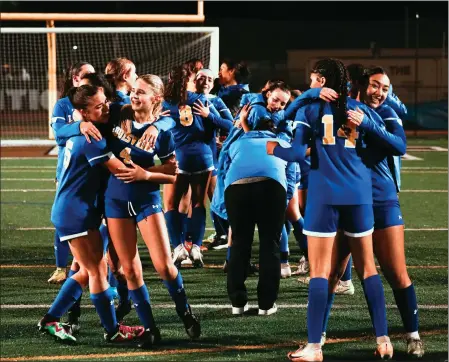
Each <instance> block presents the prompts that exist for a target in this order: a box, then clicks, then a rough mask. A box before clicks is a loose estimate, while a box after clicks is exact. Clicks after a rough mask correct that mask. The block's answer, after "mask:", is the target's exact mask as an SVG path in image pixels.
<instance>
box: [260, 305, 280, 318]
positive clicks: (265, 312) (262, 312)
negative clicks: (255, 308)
mask: <svg viewBox="0 0 449 362" xmlns="http://www.w3.org/2000/svg"><path fill="white" fill-rule="evenodd" d="M277 311H278V306H277V305H276V303H274V304H273V306H272V307H271V308H269V309H260V308H259V315H272V314H274V313H276V312H277Z"/></svg>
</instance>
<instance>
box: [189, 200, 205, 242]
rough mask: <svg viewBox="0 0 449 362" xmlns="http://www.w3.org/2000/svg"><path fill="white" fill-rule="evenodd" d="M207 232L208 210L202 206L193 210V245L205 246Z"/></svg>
mask: <svg viewBox="0 0 449 362" xmlns="http://www.w3.org/2000/svg"><path fill="white" fill-rule="evenodd" d="M205 230H206V209H205V208H204V207H202V206H200V207H194V208H193V209H192V243H193V244H195V245H198V246H201V245H203V237H204V232H205Z"/></svg>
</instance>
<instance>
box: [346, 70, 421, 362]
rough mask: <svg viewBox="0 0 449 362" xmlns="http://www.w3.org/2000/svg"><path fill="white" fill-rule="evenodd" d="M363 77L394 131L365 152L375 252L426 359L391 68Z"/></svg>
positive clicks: (371, 141)
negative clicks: (409, 261) (411, 269)
mask: <svg viewBox="0 0 449 362" xmlns="http://www.w3.org/2000/svg"><path fill="white" fill-rule="evenodd" d="M362 79H363V80H362V86H361V89H360V98H361V100H362V101H363V102H364V103H365V104H366V105H368V106H369V107H370V108H372V109H374V110H375V111H376V112H377V113H378V114H379V115H380V116H381V118H382V122H381V123H380V126H381V127H385V128H386V130H387V131H388V132H390V133H391V137H390V142H389V144H387V145H385V144H384V143H380V144H379V142H378V141H377V140H376V139H375V138H368V139H367V149H366V152H365V153H364V159H365V162H366V164H367V165H368V167H370V169H371V178H372V183H373V211H374V233H373V246H374V254H375V255H376V258H377V260H378V262H379V265H380V267H381V269H382V272H383V274H384V276H385V278H386V279H387V281H388V283H389V284H390V286H391V288H392V289H393V295H394V298H395V300H396V305H397V306H398V309H399V312H400V315H401V318H402V323H403V325H404V328H405V331H406V340H407V353H408V354H409V355H410V356H412V357H418V358H420V357H422V356H423V354H424V347H423V344H422V341H421V339H420V337H419V333H418V327H419V323H418V304H417V300H416V293H415V289H414V286H413V284H412V282H411V280H410V277H409V275H408V273H407V265H406V261H405V248H404V221H403V218H402V213H401V209H400V206H399V199H398V194H397V192H398V190H399V188H398V186H397V182H396V179H395V173H394V171H393V170H394V167H395V166H394V161H393V156H400V155H403V154H404V153H405V151H406V140H405V133H404V130H403V128H402V121H401V119H400V118H399V116H398V115H397V114H396V112H395V111H394V110H393V109H392V108H391V107H390V106H389V105H387V104H386V100H387V97H388V94H389V89H390V79H389V78H388V75H387V74H386V72H385V70H384V69H382V68H381V67H374V68H370V69H367V70H366V71H365V73H364V76H363V78H362ZM354 122H355V123H356V124H357V125H358V126H359V129H363V127H364V125H363V122H361V123H360V124H359V122H360V117H357V116H355V117H354Z"/></svg>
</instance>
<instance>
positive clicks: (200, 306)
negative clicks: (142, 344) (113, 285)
mask: <svg viewBox="0 0 449 362" xmlns="http://www.w3.org/2000/svg"><path fill="white" fill-rule="evenodd" d="M276 304H277V303H276ZM277 306H278V308H284V309H307V304H277ZM152 307H153V308H160V309H172V308H173V303H168V304H154V305H152ZM191 307H192V308H193V309H231V307H232V306H231V304H191ZM248 307H249V308H250V309H251V308H259V307H258V305H256V304H248ZM43 308H50V304H2V305H0V309H43ZM81 308H86V309H87V308H88V309H93V308H94V306H93V305H91V304H87V305H82V306H81ZM354 308H366V305H365V304H359V305H356V304H348V305H344V304H334V305H333V306H332V309H354ZM387 308H389V309H395V308H397V306H396V304H387ZM418 308H419V309H421V310H439V309H448V305H447V304H421V305H418Z"/></svg>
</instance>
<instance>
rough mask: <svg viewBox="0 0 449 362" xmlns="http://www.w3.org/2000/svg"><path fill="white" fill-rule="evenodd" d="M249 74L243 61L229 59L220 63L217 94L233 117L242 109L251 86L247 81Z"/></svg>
mask: <svg viewBox="0 0 449 362" xmlns="http://www.w3.org/2000/svg"><path fill="white" fill-rule="evenodd" d="M249 74H250V72H249V69H248V67H247V65H246V64H245V62H242V61H240V62H237V61H234V60H231V59H227V60H224V61H223V62H222V63H221V65H220V71H219V73H218V80H219V84H220V87H219V88H218V91H217V96H219V97H220V98H221V99H222V100H223V102H224V103H225V104H226V106H227V107H228V108H229V110H230V111H231V114H232V116H233V117H236V115H237V113H238V111H239V109H240V103H241V99H242V97H243V95H244V94H246V93H249V86H248V84H247V83H246V81H247V80H248V77H249ZM214 93H215V92H214Z"/></svg>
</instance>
